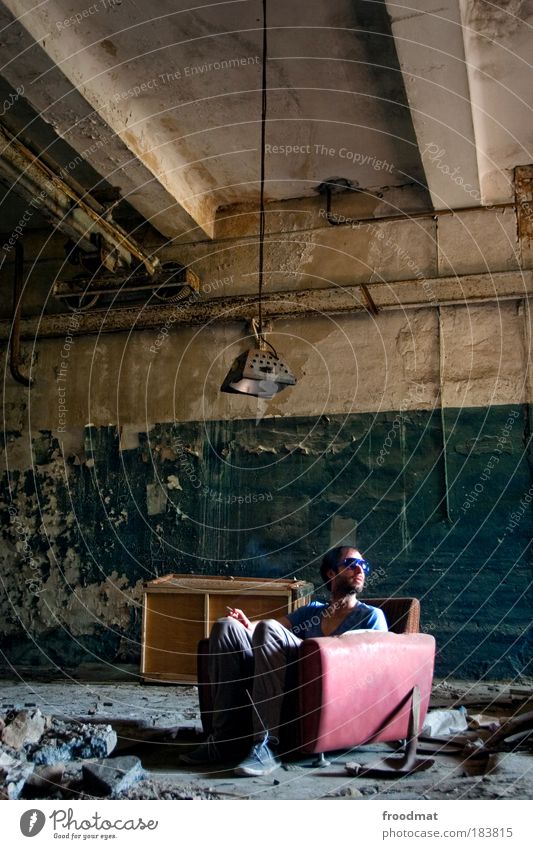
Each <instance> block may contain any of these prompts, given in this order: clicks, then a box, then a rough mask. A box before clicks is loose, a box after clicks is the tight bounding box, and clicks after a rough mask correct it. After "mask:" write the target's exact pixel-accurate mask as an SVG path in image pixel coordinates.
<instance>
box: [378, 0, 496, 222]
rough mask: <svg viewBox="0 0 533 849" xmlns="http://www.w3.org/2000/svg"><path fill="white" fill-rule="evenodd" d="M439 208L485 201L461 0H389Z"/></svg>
mask: <svg viewBox="0 0 533 849" xmlns="http://www.w3.org/2000/svg"><path fill="white" fill-rule="evenodd" d="M386 3H387V10H388V12H389V15H390V17H391V22H392V24H391V26H392V33H393V35H394V40H395V44H396V50H397V53H398V59H399V63H400V67H401V69H402V73H403V78H404V84H405V89H406V92H407V99H408V102H409V106H410V109H411V117H412V120H413V125H414V128H415V133H416V136H417V140H418V146H419V149H420V154H421V157H422V163H423V165H424V170H425V174H426V182H427V186H428V189H429V191H430V193H431V199H432V202H433V206H434V208H435V209H443V208H446V207H448V208H456V209H458V208H461V207H464V206H472V205H476V204H477V205H479V204H480V200H481V195H480V186H479V178H478V167H477V157H476V138H475V134H474V124H473V120H472V109H471V105H470V90H469V84H468V74H467V69H466V65H465V53H464V44H463V31H462V25H461V15H460V9H459V0H429V1H428V0H410V2H409V3H408V4H405V3H396V2H394V0H386Z"/></svg>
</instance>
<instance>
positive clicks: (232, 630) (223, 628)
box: [209, 616, 245, 640]
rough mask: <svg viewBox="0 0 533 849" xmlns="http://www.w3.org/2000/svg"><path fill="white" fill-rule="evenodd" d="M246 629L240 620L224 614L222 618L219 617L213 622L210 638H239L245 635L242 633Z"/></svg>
mask: <svg viewBox="0 0 533 849" xmlns="http://www.w3.org/2000/svg"><path fill="white" fill-rule="evenodd" d="M244 630H245V629H244V628H243V626H242V625H241V624H240V622H237V621H236V620H235V619H232V618H231V617H230V616H224V617H223V618H222V619H217V621H216V622H215V623H214V624H213V627H212V628H211V633H210V635H209V638H210V639H211V640H219V639H225V638H227V637H237V638H239V637H243V636H244V635H243V633H242V632H243V631H244Z"/></svg>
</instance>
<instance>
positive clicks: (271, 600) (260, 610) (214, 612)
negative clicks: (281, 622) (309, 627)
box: [208, 593, 290, 631]
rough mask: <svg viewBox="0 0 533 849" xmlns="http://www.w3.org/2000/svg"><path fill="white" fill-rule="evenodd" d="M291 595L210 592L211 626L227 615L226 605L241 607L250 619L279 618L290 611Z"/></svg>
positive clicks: (209, 629)
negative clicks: (229, 594) (228, 594)
mask: <svg viewBox="0 0 533 849" xmlns="http://www.w3.org/2000/svg"><path fill="white" fill-rule="evenodd" d="M289 601H290V596H288V595H287V594H286V593H285V594H283V595H256V596H253V595H231V596H227V595H220V594H218V593H209V628H208V631H211V628H212V627H213V624H214V623H215V622H216V621H217V619H221V618H222V616H227V615H228V611H227V610H226V607H228V606H229V607H239V608H240V609H241V610H243V611H244V613H246V615H247V617H248V619H250V620H251V621H252V622H255V621H257V620H259V619H279V617H280V616H283V615H284V614H285V613H287V612H288V611H289Z"/></svg>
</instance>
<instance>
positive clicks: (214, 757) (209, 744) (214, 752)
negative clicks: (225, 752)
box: [180, 734, 224, 766]
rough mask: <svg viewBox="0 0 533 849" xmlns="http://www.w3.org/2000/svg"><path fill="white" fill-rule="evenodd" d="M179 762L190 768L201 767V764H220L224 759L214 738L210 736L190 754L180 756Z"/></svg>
mask: <svg viewBox="0 0 533 849" xmlns="http://www.w3.org/2000/svg"><path fill="white" fill-rule="evenodd" d="M180 760H181V761H183V762H184V763H186V764H191V765H192V766H202V765H203V764H215V763H220V762H221V761H223V760H224V758H223V756H222V752H221V750H220V747H219V746H217V744H216V742H215V738H214V737H213V735H212V734H210V735H209V737H208V738H207V740H205V741H204V742H203V743H200V745H199V746H197V747H196V749H193V751H192V752H187V753H186V754H185V755H181V756H180Z"/></svg>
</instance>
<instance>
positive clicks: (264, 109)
mask: <svg viewBox="0 0 533 849" xmlns="http://www.w3.org/2000/svg"><path fill="white" fill-rule="evenodd" d="M266 6H267V0H263V72H262V82H261V86H262V97H261V178H260V179H261V184H260V185H261V190H260V196H259V326H258V332H259V340H260V343H261V342H264V338H263V305H262V298H263V267H264V242H265V139H266V114H267V72H266V63H267V9H266Z"/></svg>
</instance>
